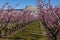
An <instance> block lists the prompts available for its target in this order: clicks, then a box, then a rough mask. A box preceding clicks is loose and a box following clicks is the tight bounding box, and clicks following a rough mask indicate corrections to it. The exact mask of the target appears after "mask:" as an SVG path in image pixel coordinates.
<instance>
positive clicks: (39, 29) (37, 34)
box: [8, 20, 46, 40]
mask: <svg viewBox="0 0 60 40" xmlns="http://www.w3.org/2000/svg"><path fill="white" fill-rule="evenodd" d="M27 26H28V27H27V28H26V29H24V30H22V31H20V32H18V33H17V34H14V35H12V36H11V37H12V38H8V39H9V40H16V38H18V39H19V40H46V37H45V31H44V28H43V26H42V25H41V23H40V21H39V20H37V21H35V22H33V23H31V24H30V25H27Z"/></svg>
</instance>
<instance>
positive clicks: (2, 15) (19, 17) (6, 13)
mask: <svg viewBox="0 0 60 40" xmlns="http://www.w3.org/2000/svg"><path fill="white" fill-rule="evenodd" d="M6 5H7V10H4V8H5V6H6ZM17 6H18V4H17V5H16V7H17ZM31 13H32V12H31V11H30V10H26V9H24V10H23V11H17V10H14V8H12V6H11V5H9V4H8V3H6V4H4V5H3V6H2V8H1V9H0V24H1V25H0V36H1V32H2V30H5V29H6V28H8V29H11V28H13V27H14V25H15V26H16V27H18V26H20V24H22V25H27V24H29V23H30V22H32V21H34V20H35V19H36V18H35V17H34V15H31ZM9 26H10V27H9ZM24 27H25V26H24Z"/></svg>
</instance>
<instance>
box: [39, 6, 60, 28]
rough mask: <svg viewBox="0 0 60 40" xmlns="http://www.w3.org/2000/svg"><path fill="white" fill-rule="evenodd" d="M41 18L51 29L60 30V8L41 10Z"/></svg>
mask: <svg viewBox="0 0 60 40" xmlns="http://www.w3.org/2000/svg"><path fill="white" fill-rule="evenodd" d="M57 10H58V11H57ZM39 17H40V21H41V22H42V23H44V21H45V23H47V25H48V26H49V27H51V28H53V29H60V8H58V7H56V8H48V9H44V8H41V10H40V13H39Z"/></svg>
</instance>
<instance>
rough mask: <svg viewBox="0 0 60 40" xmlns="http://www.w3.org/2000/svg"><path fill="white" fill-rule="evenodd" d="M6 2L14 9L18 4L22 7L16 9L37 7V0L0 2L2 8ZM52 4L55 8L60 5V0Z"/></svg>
mask: <svg viewBox="0 0 60 40" xmlns="http://www.w3.org/2000/svg"><path fill="white" fill-rule="evenodd" d="M6 2H8V3H9V4H10V5H12V7H13V8H14V7H15V5H16V4H17V3H19V4H20V5H19V6H18V7H16V9H23V8H25V7H26V6H27V5H29V6H36V3H37V0H0V7H1V6H2V5H3V4H4V3H6ZM46 2H47V1H46ZM51 4H52V5H53V6H55V5H58V4H60V0H51Z"/></svg>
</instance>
